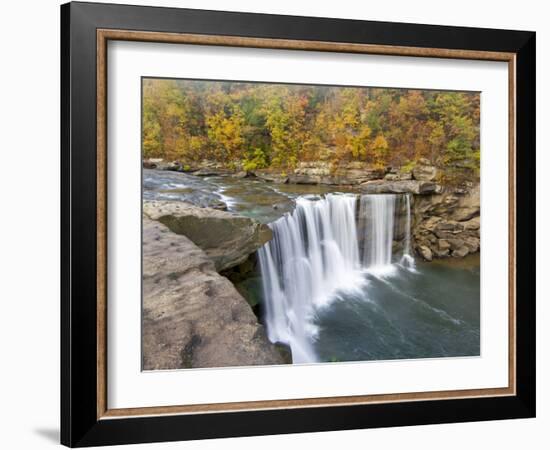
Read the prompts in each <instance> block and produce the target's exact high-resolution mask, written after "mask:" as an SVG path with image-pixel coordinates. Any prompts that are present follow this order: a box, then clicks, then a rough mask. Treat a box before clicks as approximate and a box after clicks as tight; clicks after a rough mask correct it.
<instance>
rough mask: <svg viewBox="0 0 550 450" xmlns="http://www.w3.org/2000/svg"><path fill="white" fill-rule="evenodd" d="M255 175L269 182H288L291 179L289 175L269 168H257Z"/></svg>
mask: <svg viewBox="0 0 550 450" xmlns="http://www.w3.org/2000/svg"><path fill="white" fill-rule="evenodd" d="M254 176H255V177H257V178H259V179H260V180H263V181H267V182H268V183H276V184H287V183H288V181H289V179H288V175H286V174H281V173H276V172H272V171H268V170H255V171H254Z"/></svg>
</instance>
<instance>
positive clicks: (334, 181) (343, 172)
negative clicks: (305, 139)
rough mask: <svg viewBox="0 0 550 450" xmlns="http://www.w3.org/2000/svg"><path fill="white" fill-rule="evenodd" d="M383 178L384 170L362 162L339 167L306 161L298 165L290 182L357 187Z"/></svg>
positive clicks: (352, 162)
mask: <svg viewBox="0 0 550 450" xmlns="http://www.w3.org/2000/svg"><path fill="white" fill-rule="evenodd" d="M383 176H384V170H382V169H379V168H375V167H372V166H370V165H368V164H367V163H364V162H361V161H351V162H342V163H340V164H337V165H333V164H331V163H329V162H327V161H305V162H300V163H298V166H297V167H296V169H295V170H294V172H293V173H292V174H290V175H289V181H290V182H291V183H296V184H330V185H342V184H344V185H356V184H360V183H364V182H366V181H369V180H376V179H380V178H382V177H383Z"/></svg>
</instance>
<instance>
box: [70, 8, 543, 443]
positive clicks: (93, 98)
mask: <svg viewBox="0 0 550 450" xmlns="http://www.w3.org/2000/svg"><path fill="white" fill-rule="evenodd" d="M110 41H133V42H155V43H160V44H191V45H202V46H221V47H227V46H229V47H233V48H236V49H239V48H256V49H284V50H292V51H295V52H296V54H297V55H299V54H300V52H303V51H316V52H328V53H344V54H369V55H385V56H395V57H400V56H405V57H421V58H443V59H450V60H453V59H460V60H484V61H485V60H487V61H501V62H505V63H507V64H508V73H509V80H508V86H509V92H508V95H509V97H508V100H509V102H508V104H509V111H508V120H509V122H508V124H509V131H508V136H507V138H508V143H509V148H508V149H507V150H508V151H507V152H506V153H504V152H503V154H502V158H507V160H508V171H509V173H508V175H509V179H508V181H509V191H508V202H509V203H508V207H509V215H508V222H509V223H508V227H507V228H508V242H507V245H508V255H509V268H508V270H509V271H508V274H509V285H508V299H507V302H508V308H509V309H508V311H509V318H508V331H509V334H508V336H509V342H508V345H509V347H508V357H509V359H508V364H509V365H508V371H509V372H508V380H509V382H508V386H507V387H505V388H500V387H499V388H493V389H472V390H460V391H456V390H454V391H433V392H421V393H418V392H412V393H386V394H377V395H362V396H337V397H334V396H332V397H331V396H328V397H316V398H288V399H284V400H266V401H254V402H245V401H243V402H230V403H223V402H220V403H208V404H203V405H177V404H175V405H172V406H160V407H159V406H156V405H150V406H148V407H145V408H128V409H111V408H109V405H108V402H107V389H108V386H107V380H108V377H107V370H108V368H107V365H108V359H107V341H108V339H109V336H108V327H107V317H108V309H107V299H106V297H107V267H108V266H107V235H108V230H107V204H108V202H109V199H108V198H107V197H108V196H107V189H106V185H107V171H108V170H109V166H108V164H107V142H108V141H107V136H108V133H109V130H108V120H107V95H108V94H107V92H108V86H107V61H108V55H107V43H108V42H110ZM535 41H536V36H535V33H533V32H527V31H509V30H494V29H479V28H463V27H449V26H434V25H418V24H404V23H389V22H370V21H358V20H343V19H328V18H312V17H293V16H277V15H264V14H250V13H235V12H218V11H202V10H191V9H175V8H157V7H141V6H127V5H114V4H94V3H80V2H72V3H68V4H65V5H62V7H61V144H62V146H61V205H62V210H61V443H62V444H64V445H67V446H70V447H81V446H93V445H113V444H127V443H142V442H161V441H177V440H189V439H208V438H216V437H237V436H252V435H267V434H283V433H302V432H318V431H331V430H349V429H357V428H372V427H388V426H404V425H421V424H435V423H448V422H466V421H482V420H496V419H512V418H529V417H534V416H535V410H536V407H535V405H536V399H535V301H534V299H535V270H534V267H535V176H534V173H535V102H536V93H535ZM111 132H112V131H111Z"/></svg>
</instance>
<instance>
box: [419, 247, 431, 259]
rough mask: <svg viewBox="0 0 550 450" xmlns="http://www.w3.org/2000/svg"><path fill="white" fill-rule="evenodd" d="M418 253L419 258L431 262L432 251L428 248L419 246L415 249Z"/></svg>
mask: <svg viewBox="0 0 550 450" xmlns="http://www.w3.org/2000/svg"><path fill="white" fill-rule="evenodd" d="M417 251H418V253H420V256H422V258H424V259H425V260H426V261H431V260H432V258H433V255H432V251H431V250H430V248H429V247H428V246H426V245H420V246H418V248H417Z"/></svg>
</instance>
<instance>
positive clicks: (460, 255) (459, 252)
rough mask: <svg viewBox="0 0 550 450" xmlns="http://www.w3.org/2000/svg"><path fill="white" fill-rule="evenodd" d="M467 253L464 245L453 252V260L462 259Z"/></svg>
mask: <svg viewBox="0 0 550 450" xmlns="http://www.w3.org/2000/svg"><path fill="white" fill-rule="evenodd" d="M468 253H469V250H468V247H466V246H465V245H464V246H462V247H460V248H458V249H456V250H453V253H452V255H453V256H454V257H455V258H464V257H465V256H466V255H467V254H468Z"/></svg>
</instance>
